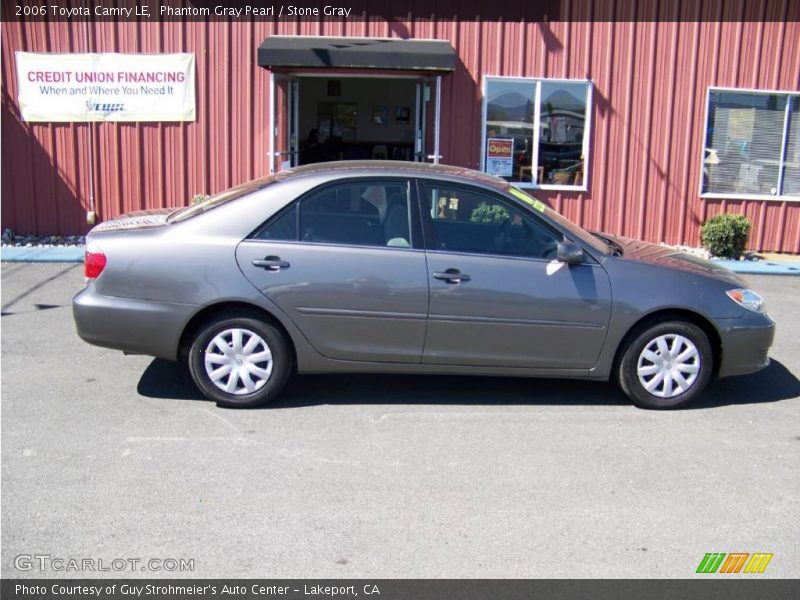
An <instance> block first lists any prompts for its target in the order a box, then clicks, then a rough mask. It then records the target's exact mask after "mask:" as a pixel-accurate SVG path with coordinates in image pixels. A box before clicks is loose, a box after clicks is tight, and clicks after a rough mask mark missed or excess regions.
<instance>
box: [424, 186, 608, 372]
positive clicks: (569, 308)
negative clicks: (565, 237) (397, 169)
mask: <svg viewBox="0 0 800 600" xmlns="http://www.w3.org/2000/svg"><path fill="white" fill-rule="evenodd" d="M420 187H421V199H422V211H421V212H422V213H423V220H424V223H425V226H426V242H427V247H428V252H427V256H428V271H429V283H430V290H431V292H430V309H429V322H428V331H427V336H426V341H425V351H424V354H423V363H430V364H448V365H475V366H505V367H533V368H552V369H560V368H575V369H588V368H591V367H592V366H593V365H594V364H595V362H596V360H597V357H598V356H599V354H600V350H601V349H602V346H603V342H604V340H605V336H606V329H607V327H608V322H609V318H610V314H611V288H610V283H609V278H608V275H607V274H606V272H605V270H604V269H603V268H602V267H601V266H600V265H598V264H594V263H589V262H587V263H585V264H580V265H573V266H569V265H566V264H563V263H557V262H555V261H553V259H554V257H555V252H556V246H557V244H558V242H559V241H561V238H562V236H561V235H560V234H559V232H558V231H557V230H556V229H555V228H553V227H552V226H550V225H548V224H547V223H546V222H545V221H544V220H543V219H539V218H538V217H536V216H535V215H533V214H531V213H528V212H527V211H523V210H521V209H520V208H518V207H516V206H514V205H513V204H512V203H510V202H507V201H506V200H504V199H503V198H502V197H501V196H499V195H495V194H493V193H491V192H488V191H483V190H481V189H478V188H471V187H467V186H451V185H449V184H440V183H434V182H431V183H425V184H422V185H421V186H420Z"/></svg>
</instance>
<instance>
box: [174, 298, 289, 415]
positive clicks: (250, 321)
mask: <svg viewBox="0 0 800 600" xmlns="http://www.w3.org/2000/svg"><path fill="white" fill-rule="evenodd" d="M291 364H292V361H291V352H290V351H289V346H288V343H287V342H286V340H285V338H284V336H283V334H282V333H281V332H280V331H278V330H277V329H276V328H275V327H273V326H272V325H270V324H269V323H265V322H264V321H262V320H260V319H257V318H253V317H250V316H243V315H233V314H232V315H223V316H221V317H219V318H217V319H215V320H213V321H210V322H209V323H206V324H205V325H204V326H202V327H201V328H200V329H199V331H198V332H197V335H196V336H195V338H194V341H193V342H192V346H191V348H190V349H189V371H190V372H191V374H192V379H193V380H194V382H195V384H196V385H197V387H198V388H199V389H200V391H201V392H203V394H204V395H205V396H206V397H208V398H209V399H211V400H214V401H215V402H216V403H217V404H219V405H220V406H224V407H229V408H252V407H255V406H260V405H262V404H266V403H267V402H270V401H272V400H274V399H275V398H276V397H277V395H278V394H279V393H280V391H281V389H283V386H284V385H285V384H286V381H287V380H288V379H289V375H290V373H291Z"/></svg>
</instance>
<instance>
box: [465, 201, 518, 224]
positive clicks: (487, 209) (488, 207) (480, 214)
mask: <svg viewBox="0 0 800 600" xmlns="http://www.w3.org/2000/svg"><path fill="white" fill-rule="evenodd" d="M509 218H510V215H509V214H508V210H506V208H505V207H504V206H501V205H499V204H489V203H487V202H481V203H480V204H478V206H476V207H475V208H474V209H473V211H472V214H470V216H469V220H470V221H471V222H472V223H505V222H506V221H508V219H509Z"/></svg>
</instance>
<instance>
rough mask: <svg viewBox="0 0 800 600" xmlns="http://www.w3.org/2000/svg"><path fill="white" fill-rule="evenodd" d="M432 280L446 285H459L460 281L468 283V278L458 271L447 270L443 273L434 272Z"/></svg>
mask: <svg viewBox="0 0 800 600" xmlns="http://www.w3.org/2000/svg"><path fill="white" fill-rule="evenodd" d="M433 278H434V279H441V280H442V281H446V282H447V283H461V282H462V281H469V280H470V276H469V275H467V274H466V273H462V272H461V271H459V270H458V269H447V270H445V271H434V272H433Z"/></svg>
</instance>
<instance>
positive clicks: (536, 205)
mask: <svg viewBox="0 0 800 600" xmlns="http://www.w3.org/2000/svg"><path fill="white" fill-rule="evenodd" d="M508 191H509V192H511V193H512V194H514V196H516V197H517V198H519V199H520V200H522V201H523V202H525V203H526V204H530V205H531V206H532V207H533V208H534V209H535V210H538V211H539V212H544V209H545V208H547V205H546V204H545V203H544V202H542V201H541V200H537V199H536V198H531V197H530V196H528V194H526V193H525V192H523V191H520V190H518V189H517V188H515V187H512V188H509V190H508Z"/></svg>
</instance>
